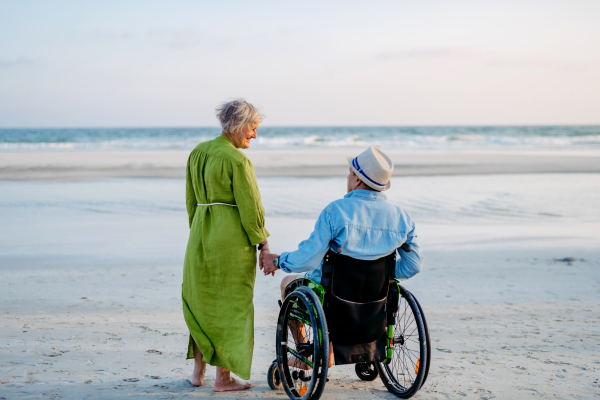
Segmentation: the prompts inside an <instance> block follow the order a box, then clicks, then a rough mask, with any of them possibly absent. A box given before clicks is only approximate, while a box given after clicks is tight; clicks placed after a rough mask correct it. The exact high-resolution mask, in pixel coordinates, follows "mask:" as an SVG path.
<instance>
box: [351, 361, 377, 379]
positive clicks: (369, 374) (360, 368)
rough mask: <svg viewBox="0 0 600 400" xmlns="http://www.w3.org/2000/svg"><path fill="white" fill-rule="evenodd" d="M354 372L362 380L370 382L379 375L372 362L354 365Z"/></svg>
mask: <svg viewBox="0 0 600 400" xmlns="http://www.w3.org/2000/svg"><path fill="white" fill-rule="evenodd" d="M354 372H356V376H358V377H359V378H360V379H361V380H363V381H368V382H370V381H374V380H375V379H377V375H378V374H377V370H376V369H375V364H373V363H371V362H368V363H358V364H354Z"/></svg>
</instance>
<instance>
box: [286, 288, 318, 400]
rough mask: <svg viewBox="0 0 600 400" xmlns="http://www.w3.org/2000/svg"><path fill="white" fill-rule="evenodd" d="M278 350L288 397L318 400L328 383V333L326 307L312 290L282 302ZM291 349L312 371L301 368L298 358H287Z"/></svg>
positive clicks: (298, 290)
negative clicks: (324, 310)
mask: <svg viewBox="0 0 600 400" xmlns="http://www.w3.org/2000/svg"><path fill="white" fill-rule="evenodd" d="M302 321H306V322H302ZM315 338H316V339H317V340H315ZM296 341H297V343H296ZM276 348H277V369H278V370H279V376H280V380H281V384H282V387H283V389H284V390H285V392H286V394H287V395H288V397H289V398H290V399H292V400H309V399H310V400H318V399H319V398H320V397H321V394H322V393H323V389H324V388H325V383H326V381H327V370H328V365H329V334H328V332H327V323H326V321H325V313H324V312H323V308H322V307H321V304H320V302H319V300H318V298H317V296H316V295H315V294H314V293H313V292H312V290H310V289H309V288H306V287H300V288H298V289H296V290H294V291H293V292H291V293H289V294H288V295H287V297H286V298H285V300H284V301H283V304H282V306H281V310H280V312H279V318H278V320H277V334H276ZM290 350H291V351H294V352H296V353H298V354H299V355H300V356H303V357H305V358H306V359H307V362H309V363H312V364H313V366H312V368H309V369H302V368H299V366H300V365H298V364H299V363H297V362H296V360H297V358H296V357H293V356H291V359H289V358H288V352H290ZM292 360H294V361H292ZM289 361H292V362H291V363H290V362H289ZM303 388H306V389H303ZM301 393H302V394H301Z"/></svg>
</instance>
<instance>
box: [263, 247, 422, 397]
mask: <svg viewBox="0 0 600 400" xmlns="http://www.w3.org/2000/svg"><path fill="white" fill-rule="evenodd" d="M401 249H402V251H406V252H408V251H410V246H408V245H407V244H404V245H403V246H402V247H401ZM395 265H396V252H394V253H392V254H390V255H388V256H386V257H382V258H380V259H378V260H373V261H364V260H356V259H353V258H351V257H348V256H344V255H342V254H338V253H335V252H333V251H331V250H330V251H328V252H327V254H326V255H325V257H324V259H323V270H322V278H321V284H318V283H316V282H314V281H311V280H310V279H306V278H303V277H299V278H298V279H295V280H294V281H292V282H291V283H290V284H289V285H288V286H287V288H286V290H285V299H284V301H283V302H281V300H280V301H279V305H280V312H279V317H278V320H277V331H276V352H277V358H276V359H275V361H273V363H272V364H271V366H270V368H269V371H268V374H267V382H268V384H269V387H270V388H271V389H274V390H276V389H282V388H283V390H285V392H286V394H287V395H288V396H289V398H290V399H292V400H309V399H310V400H318V399H319V398H320V397H321V395H322V393H323V390H324V389H325V384H326V383H327V381H328V379H327V371H328V369H329V366H330V361H333V364H334V365H343V364H355V371H356V374H357V376H358V377H359V378H360V379H361V380H364V381H373V380H375V379H376V378H377V376H379V377H380V378H381V380H382V381H383V384H384V385H385V387H386V388H387V390H388V391H389V392H391V393H393V394H394V395H396V396H398V397H400V398H403V399H407V398H410V397H412V396H413V395H414V394H415V393H416V392H417V391H418V390H419V389H420V388H421V387H422V386H423V384H424V383H425V381H426V380H427V375H428V373H429V365H430V357H431V344H430V340H429V331H428V329H427V322H426V321H425V314H424V313H423V310H422V309H421V306H420V305H419V302H418V301H417V299H416V298H415V297H414V296H413V295H412V294H411V293H410V292H409V291H408V290H406V289H405V288H404V287H402V286H401V285H400V283H399V281H398V280H396V279H394V278H393V277H394V270H395ZM330 346H332V347H333V348H332V349H330ZM330 353H331V354H330ZM331 356H333V360H330V357H331Z"/></svg>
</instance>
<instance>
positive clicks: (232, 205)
mask: <svg viewBox="0 0 600 400" xmlns="http://www.w3.org/2000/svg"><path fill="white" fill-rule="evenodd" d="M218 204H219V205H222V206H229V207H237V204H227V203H210V204H200V203H198V205H199V206H216V205H218Z"/></svg>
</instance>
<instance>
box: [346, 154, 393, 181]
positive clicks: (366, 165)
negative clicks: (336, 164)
mask: <svg viewBox="0 0 600 400" xmlns="http://www.w3.org/2000/svg"><path fill="white" fill-rule="evenodd" d="M346 157H347V158H348V163H349V164H350V168H352V170H353V171H354V173H355V174H356V175H358V177H359V178H360V180H361V181H363V182H364V183H365V184H366V185H368V186H369V187H372V188H373V189H375V190H377V191H380V192H381V191H383V190H388V189H389V188H390V186H392V184H391V182H390V177H391V176H392V172H393V171H394V164H393V163H392V160H390V158H389V157H388V156H387V155H386V154H385V153H384V152H383V151H381V150H379V149H378V148H376V147H369V148H368V149H367V150H365V151H363V152H362V153H360V154H359V155H356V154H347V155H346Z"/></svg>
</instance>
